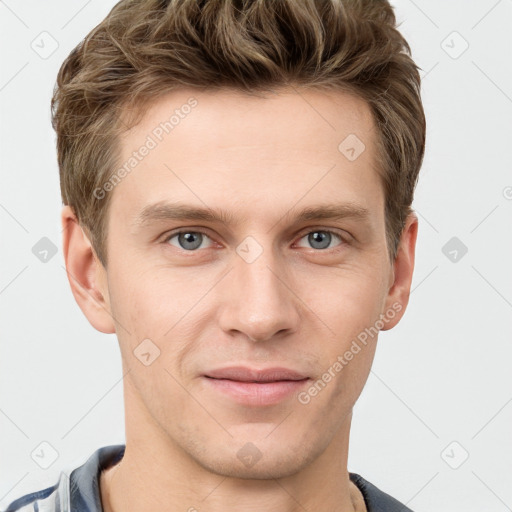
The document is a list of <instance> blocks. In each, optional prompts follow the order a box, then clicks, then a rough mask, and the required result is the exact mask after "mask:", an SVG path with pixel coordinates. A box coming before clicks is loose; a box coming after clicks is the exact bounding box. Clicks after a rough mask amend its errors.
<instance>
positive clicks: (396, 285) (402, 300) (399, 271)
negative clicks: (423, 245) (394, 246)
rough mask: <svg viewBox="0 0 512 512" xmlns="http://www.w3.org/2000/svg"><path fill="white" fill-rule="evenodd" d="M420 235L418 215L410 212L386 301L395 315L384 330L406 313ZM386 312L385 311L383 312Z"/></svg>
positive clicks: (386, 308)
mask: <svg viewBox="0 0 512 512" xmlns="http://www.w3.org/2000/svg"><path fill="white" fill-rule="evenodd" d="M417 235H418V217H417V216H416V214H415V213H410V214H409V215H408V217H407V219H406V222H405V226H404V228H403V230H402V235H401V236H400V243H399V245H398V250H397V254H396V257H395V261H394V262H393V271H392V273H391V279H390V288H389V291H388V295H387V297H386V301H385V311H388V312H389V311H394V312H395V315H394V316H393V317H392V318H389V316H390V315H389V314H388V315H387V318H388V321H386V323H385V325H384V327H383V328H382V329H381V330H382V331H387V330H388V329H392V328H393V327H394V326H395V325H396V324H398V322H399V321H400V319H401V318H402V316H403V315H404V313H405V309H406V307H407V304H408V303H409V295H410V293H411V282H412V274H413V271H414V255H415V249H416V237H417ZM383 313H384V314H385V312H383Z"/></svg>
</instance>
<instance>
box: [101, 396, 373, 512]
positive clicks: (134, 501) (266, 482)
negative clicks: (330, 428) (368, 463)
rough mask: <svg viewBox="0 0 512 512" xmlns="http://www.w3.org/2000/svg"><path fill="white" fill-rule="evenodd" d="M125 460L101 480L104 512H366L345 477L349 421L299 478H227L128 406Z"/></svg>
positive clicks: (108, 471)
mask: <svg viewBox="0 0 512 512" xmlns="http://www.w3.org/2000/svg"><path fill="white" fill-rule="evenodd" d="M125 409H126V411H125V414H126V418H127V419H128V418H129V419H130V421H127V422H126V448H125V453H124V456H123V459H122V460H121V461H120V462H119V463H118V464H116V465H115V466H112V467H110V468H108V469H106V470H105V471H103V472H102V473H101V475H100V493H101V500H102V503H103V510H104V511H105V512H121V511H124V510H160V511H162V512H183V511H188V512H197V511H199V510H205V509H207V510H208V511H209V512H221V511H222V512H229V511H234V510H246V511H248V512H251V511H260V510H266V511H268V512H299V511H300V512H302V511H303V510H330V511H336V512H360V511H362V512H364V511H366V507H365V505H364V499H363V497H362V495H361V493H360V491H359V490H358V489H357V487H356V486H355V485H354V484H353V483H352V482H351V481H350V479H349V475H348V471H347V456H348V441H349V431H350V420H351V417H348V418H347V419H346V421H345V422H343V424H342V426H341V428H340V429H339V431H338V432H337V433H336V434H335V435H334V437H333V439H332V441H331V443H330V444H329V445H328V446H327V448H326V449H325V450H324V451H323V452H322V453H321V454H320V455H319V456H318V457H317V458H315V459H314V460H312V461H311V462H310V463H309V464H308V465H306V466H304V467H303V468H302V469H301V470H300V471H298V472H297V473H294V474H291V475H288V476H284V477H280V478H272V477H268V478H255V479H249V478H233V477H231V476H225V475H222V474H217V473H214V472H212V471H210V470H208V468H205V467H203V466H201V465H200V464H199V463H198V462H197V461H195V460H194V459H193V458H192V457H191V456H190V455H189V454H188V453H187V452H185V451H184V450H183V448H181V447H180V446H178V445H177V444H176V443H175V442H174V441H173V440H172V439H171V438H170V437H169V436H168V435H167V433H166V432H164V431H163V429H162V428H160V426H159V425H157V424H156V423H154V422H152V421H151V419H150V418H148V416H147V414H144V413H142V414H141V411H142V409H140V408H137V407H134V408H133V409H132V410H130V407H129V405H128V404H126V408H125Z"/></svg>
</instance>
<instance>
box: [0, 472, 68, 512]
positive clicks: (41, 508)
mask: <svg viewBox="0 0 512 512" xmlns="http://www.w3.org/2000/svg"><path fill="white" fill-rule="evenodd" d="M61 480H62V476H61V479H59V481H58V482H57V483H56V484H54V485H52V486H50V487H47V488H46V489H42V490H40V491H35V492H31V493H28V494H25V495H24V496H21V497H19V498H17V499H15V500H14V501H13V502H11V503H10V504H9V505H8V506H7V508H6V509H3V510H2V512H53V511H55V510H58V508H57V504H58V503H59V501H60V500H59V486H60V484H61Z"/></svg>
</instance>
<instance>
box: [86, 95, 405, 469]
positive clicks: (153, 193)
mask: <svg viewBox="0 0 512 512" xmlns="http://www.w3.org/2000/svg"><path fill="white" fill-rule="evenodd" d="M186 105H189V107H185V106H186ZM175 111H176V115H175V118H174V119H173V120H171V121H170V123H171V124H167V125H165V122H166V121H169V119H170V118H171V115H172V114H173V112H175ZM161 123H164V124H161ZM171 126H172V127H171ZM163 127H165V128H163ZM351 134H352V135H351ZM376 136H377V134H376V131H375V127H374V124H373V121H372V117H371V115H370V111H369V108H368V107H367V105H366V104H365V103H364V102H363V101H362V100H360V99H357V98H354V97H352V96H350V95H348V94H345V93H342V92H320V91H312V90H310V91H306V92H301V94H300V95H299V94H297V93H296V92H294V91H284V90H283V91H281V92H279V93H278V94H275V95H272V94H270V95H268V96H267V97H265V98H259V97H249V96H246V95H243V94H241V93H236V92H233V91H227V90H224V91H220V92H197V91H188V90H180V91H179V92H178V91H177V92H173V93H171V94H169V95H168V96H166V97H164V98H162V99H160V100H158V102H156V103H155V104H154V105H153V106H152V107H151V109H149V110H148V111H147V112H146V114H145V117H144V119H143V120H142V122H141V123H140V124H139V125H137V126H136V127H135V128H133V129H132V130H131V131H130V132H128V133H126V135H125V136H124V138H123V139H122V147H123V155H122V163H123V164H124V163H126V162H130V158H135V159H136V162H135V160H132V161H131V164H129V165H128V167H126V168H130V171H129V172H126V173H123V172H121V173H120V174H121V175H122V176H121V178H122V179H121V180H120V181H119V182H118V183H117V184H116V185H115V187H113V190H109V191H108V193H111V194H112V197H111V204H110V208H109V217H108V240H107V254H108V265H107V267H108V268H107V269H106V270H105V269H103V268H98V276H99V277H98V280H97V282H98V283H101V287H102V290H101V293H102V296H103V298H104V301H105V307H104V308H103V309H101V310H98V311H97V312H92V313H91V311H90V310H89V311H88V313H87V314H88V317H89V319H90V320H91V322H92V323H93V325H94V322H97V324H96V325H98V324H99V323H100V321H99V320H98V317H99V315H106V313H105V310H108V312H109V313H110V315H111V316H112V318H113V319H114V320H113V327H112V329H115V331H116V332H117V336H118V339H119V343H120V348H121V354H122V357H123V365H124V367H125V369H128V368H129V370H130V371H129V373H128V374H127V375H126V377H125V385H126V388H125V400H126V409H127V411H128V410H129V411H130V414H128V413H127V418H128V421H132V422H135V420H134V419H131V420H130V419H129V418H137V421H138V422H139V423H138V425H135V424H133V425H132V426H131V427H130V428H132V429H140V432H141V435H142V432H152V433H153V434H154V435H157V436H159V438H160V439H165V441H166V443H168V445H169V446H172V447H174V448H175V449H179V450H180V451H181V453H184V454H186V455H188V456H189V457H190V458H191V459H192V460H194V461H195V462H196V463H198V464H199V465H200V466H202V467H203V468H207V469H209V470H211V471H214V472H216V473H218V474H222V475H226V476H238V477H243V478H265V477H269V476H273V477H279V476H285V475H290V474H293V473H295V472H297V471H299V470H300V469H301V468H304V467H305V466H306V465H307V464H308V463H310V462H311V461H313V460H314V459H315V458H317V457H318V456H319V455H320V454H321V453H322V452H324V451H325V450H326V448H327V447H328V446H329V445H332V444H335V443H336V440H337V439H338V438H339V436H340V432H342V430H343V429H344V428H345V427H346V425H347V423H349V421H350V415H351V410H352V407H353V405H354V403H355V401H356V399H357V398H358V396H359V394H360V392H361V390H362V388H363V386H364V383H365V381H366V379H367V376H368V373H369V371H370V367H371V363H372V360H373V356H374V351H375V346H376V340H377V335H376V332H377V331H378V330H379V329H387V328H390V327H392V326H393V325H395V324H396V323H397V322H398V320H399V318H400V316H401V315H402V313H403V310H404V309H405V305H406V302H407V294H408V285H410V274H411V273H412V266H411V251H409V253H403V254H402V253H399V257H398V260H397V261H398V262H397V263H395V264H394V263H393V262H391V261H390V260H389V256H388V248H387V246H386V233H385V216H384V199H385V198H384V192H383V187H382V184H381V180H380V177H379V175H378V174H377V171H376V169H375V162H376V161H377V154H376ZM347 137H348V139H347ZM143 146H145V147H147V148H149V149H148V150H147V151H146V150H143V149H141V148H142V147H143ZM134 152H135V156H134ZM200 211H203V213H201V212H200ZM207 214H208V215H207ZM413 245H414V243H413V244H412V246H413ZM400 258H402V260H400ZM404 258H405V260H407V263H403V261H404ZM400 261H402V267H399V266H398V265H400ZM407 265H409V266H407ZM404 269H405V270H404ZM398 279H400V280H401V282H398ZM94 315H96V317H95V318H92V317H94ZM110 315H109V318H110ZM105 322H106V320H105ZM102 325H105V324H102ZM254 381H258V382H254Z"/></svg>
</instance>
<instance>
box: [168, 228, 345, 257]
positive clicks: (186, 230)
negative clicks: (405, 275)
mask: <svg viewBox="0 0 512 512" xmlns="http://www.w3.org/2000/svg"><path fill="white" fill-rule="evenodd" d="M315 232H321V233H330V234H331V235H334V236H336V237H338V238H339V239H340V240H341V243H340V244H339V245H338V246H335V247H331V248H327V249H315V248H313V247H311V250H313V251H317V252H329V251H333V250H336V249H337V248H339V247H340V246H344V245H348V244H349V240H348V239H347V237H344V236H342V235H341V234H340V233H338V232H337V231H333V230H331V229H325V228H313V229H311V228H309V231H306V232H302V233H301V234H300V236H299V240H301V239H302V238H304V237H305V236H306V235H309V234H310V233H315ZM181 233H201V234H202V235H205V236H207V237H208V238H210V240H211V239H212V238H211V237H210V235H209V234H208V233H207V232H206V231H203V230H202V229H195V228H192V229H180V230H178V231H173V232H171V233H169V234H167V235H166V236H165V238H164V239H163V241H162V243H164V244H169V240H171V238H174V237H175V236H176V235H179V234H181ZM173 247H175V246H173ZM176 249H180V248H178V247H176ZM180 250H181V251H182V252H187V253H191V254H192V253H195V252H198V251H199V249H195V250H192V251H186V250H185V249H180Z"/></svg>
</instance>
